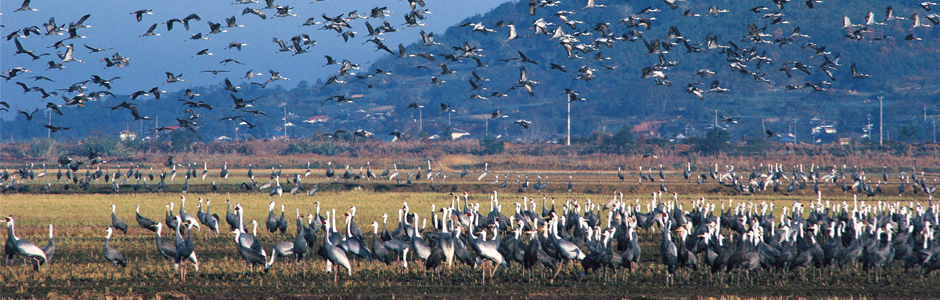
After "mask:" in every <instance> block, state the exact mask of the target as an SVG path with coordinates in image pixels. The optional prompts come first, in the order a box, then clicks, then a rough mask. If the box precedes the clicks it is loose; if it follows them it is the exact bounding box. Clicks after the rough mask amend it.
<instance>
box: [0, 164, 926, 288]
mask: <svg viewBox="0 0 940 300" xmlns="http://www.w3.org/2000/svg"><path fill="white" fill-rule="evenodd" d="M687 167H690V165H687ZM660 168H662V167H660ZM488 169H489V167H488V165H487V170H488ZM647 170H648V172H649V173H652V171H649V170H650V168H647ZM717 170H718V169H717V165H716V166H715V169H714V170H713V171H711V172H712V175H711V176H713V178H714V180H715V181H716V182H718V183H721V184H726V185H735V186H738V185H740V186H741V187H740V188H735V190H736V191H739V192H741V193H759V192H761V191H763V190H765V189H772V188H770V187H769V186H772V185H774V186H775V185H777V184H778V183H775V182H774V181H777V180H779V181H786V180H789V181H790V182H791V184H790V187H789V188H788V189H791V188H796V187H795V186H796V184H795V182H797V181H798V180H812V181H813V182H814V183H815V184H817V185H818V182H820V181H823V182H830V181H831V182H835V181H839V182H840V183H841V186H843V188H845V187H847V186H849V185H852V186H853V187H852V188H847V191H848V190H853V193H854V192H855V191H854V189H857V191H859V192H866V191H867V190H868V189H869V188H867V187H862V185H864V184H865V181H866V180H867V179H866V178H865V175H864V172H855V173H854V174H840V172H837V171H836V170H835V168H834V169H833V171H832V172H829V173H825V174H819V173H817V170H816V169H815V166H813V167H811V168H810V172H809V173H806V174H803V173H801V172H798V171H797V170H799V169H798V168H797V169H794V172H793V173H792V174H789V175H790V176H788V174H782V167H781V166H779V165H772V167H770V168H769V169H768V170H764V168H763V166H761V167H760V171H758V169H757V168H755V169H754V170H755V171H754V172H755V173H756V174H757V175H756V176H755V177H756V178H761V179H760V180H757V181H755V179H751V180H750V181H748V182H751V183H750V184H748V183H739V182H737V181H738V180H739V179H738V178H739V177H741V176H739V175H736V174H734V172H733V167H729V168H728V171H727V172H726V173H724V174H722V173H719V172H718V171H717ZM428 171H429V172H430V164H429V170H428ZM686 171H688V169H687V170H686ZM841 171H842V172H846V171H847V170H846V169H844V168H843V169H842V170H841ZM273 172H280V170H277V171H273ZM765 172H766V173H765ZM415 173H417V172H415ZM661 174H662V173H661ZM683 174H684V175H683V176H685V177H686V178H687V180H691V178H689V177H691V176H689V175H690V174H689V172H684V173H683ZM621 175H622V174H621ZM438 176H443V175H438ZM640 176H641V178H642V179H641V180H647V181H655V179H653V178H647V177H652V174H650V175H646V174H643V173H642V172H640ZM660 176H662V177H661V178H659V180H660V181H661V182H662V180H663V179H665V175H660ZM708 176H709V175H706V174H701V176H699V178H698V179H697V180H699V181H702V180H704V179H706V178H707V177H708ZM791 176H792V178H791ZM883 176H887V175H886V173H885V174H883ZM409 177H411V178H415V179H418V178H421V176H420V175H414V174H413V175H409ZM816 177H819V178H818V179H817V178H816ZM912 177H913V178H911V179H913V180H914V181H915V182H919V183H917V184H913V185H912V186H918V185H920V186H921V187H919V188H920V189H922V190H923V191H924V193H926V194H927V195H928V197H927V199H926V200H927V204H926V205H925V204H924V203H922V202H921V201H919V200H918V201H914V200H911V201H907V202H906V203H905V202H902V201H896V202H889V201H882V200H879V198H875V199H868V200H867V201H866V199H858V198H857V196H854V197H853V199H854V200H852V201H845V200H842V201H830V200H827V199H824V198H823V196H822V193H821V192H819V191H817V192H816V195H817V197H816V199H810V200H805V199H804V200H793V202H792V204H788V205H787V204H785V205H781V207H780V209H779V210H778V209H776V208H775V204H776V203H773V202H771V203H767V202H766V201H761V202H757V201H752V200H742V201H738V202H735V201H733V200H728V201H727V202H725V201H722V200H719V199H715V200H706V199H705V198H704V197H700V198H697V199H680V197H679V195H678V194H677V193H676V192H672V193H671V194H670V193H667V192H666V191H658V192H655V193H652V194H651V199H649V200H648V201H644V202H645V203H642V202H641V199H640V198H639V197H637V198H636V199H635V200H633V201H630V200H624V198H623V194H622V193H615V194H614V196H613V198H612V199H610V200H609V201H606V202H600V201H592V200H591V199H577V198H569V199H565V200H564V203H562V204H560V206H559V207H556V205H555V202H556V201H555V199H554V198H552V199H551V204H550V205H548V204H546V200H547V199H546V196H543V198H542V202H541V203H542V205H541V206H542V207H541V209H539V207H538V205H537V203H536V201H535V199H534V198H528V197H527V196H521V199H520V198H518V197H519V196H511V197H512V198H515V199H513V200H508V201H507V200H505V198H504V197H505V196H504V195H503V194H500V192H499V191H498V190H494V191H493V193H492V194H490V195H488V196H482V197H474V198H472V199H471V197H470V196H469V194H468V193H466V192H463V193H450V194H449V196H447V198H444V199H442V200H445V201H447V200H449V201H450V204H449V205H442V206H441V207H438V206H436V205H435V204H431V205H430V210H429V212H430V215H425V214H424V213H423V212H420V216H419V210H420V209H419V208H412V207H411V206H409V205H408V203H407V202H403V203H402V207H401V208H400V209H398V211H397V215H398V224H397V226H396V227H395V228H394V229H393V230H391V231H389V227H388V226H389V224H387V219H388V213H385V214H383V215H382V217H381V222H382V223H381V225H380V224H379V223H378V221H371V222H369V224H370V226H371V227H372V229H373V230H372V235H371V237H368V236H366V234H365V232H364V231H363V230H362V229H360V228H359V227H358V225H357V223H356V219H357V218H359V217H357V215H356V211H357V209H356V206H355V204H356V203H353V205H352V206H350V207H349V208H348V210H346V212H343V209H341V210H340V212H337V209H336V208H330V209H328V210H326V212H325V215H321V207H320V203H319V202H315V203H313V204H314V207H313V210H315V212H316V213H315V214H314V213H310V214H307V216H306V218H305V217H304V215H303V214H301V210H309V209H311V207H309V206H306V205H301V206H299V207H294V210H295V218H294V219H295V224H296V230H295V231H293V232H292V233H291V234H292V236H291V234H289V233H288V231H287V227H288V226H289V225H288V220H287V219H286V213H285V209H286V206H287V205H286V204H283V203H282V204H281V213H280V215H279V216H278V215H277V214H275V208H276V207H277V202H276V201H272V202H271V203H270V204H269V205H268V217H267V219H266V220H265V224H264V225H263V226H265V228H266V229H267V234H269V235H270V237H269V238H266V239H265V240H267V241H270V240H271V239H274V240H281V242H276V243H274V244H273V245H271V248H270V252H267V251H265V249H267V248H266V246H265V245H263V242H262V239H261V238H260V236H259V233H258V230H257V229H258V228H257V227H258V225H259V224H258V222H257V220H251V221H250V223H249V224H250V225H251V226H252V228H253V229H252V231H251V232H249V231H247V229H246V223H245V220H246V219H245V209H244V207H242V205H241V204H239V203H235V204H234V206H233V205H232V203H231V202H227V209H226V214H225V221H226V223H228V225H229V226H228V228H227V231H228V232H230V233H231V234H232V235H233V236H234V243H233V248H234V250H236V252H238V253H239V254H240V256H241V257H242V259H243V261H244V264H245V266H246V272H249V270H250V272H252V273H254V266H259V267H262V269H261V271H262V272H263V273H262V274H264V273H267V272H268V271H269V270H271V269H272V268H276V265H275V262H276V259H277V258H286V259H289V260H291V261H294V262H297V263H305V262H304V261H305V259H308V258H312V259H317V260H319V259H322V260H323V261H324V262H325V264H326V272H328V273H333V275H334V282H338V277H339V273H340V272H342V273H346V275H345V276H347V277H353V276H356V275H355V274H356V270H357V269H360V268H369V267H370V266H373V265H392V264H398V265H399V268H408V265H409V264H408V261H409V260H410V261H411V266H412V267H414V266H415V265H417V266H418V267H419V268H424V269H425V270H427V271H431V272H433V273H431V275H429V276H435V275H434V274H441V272H472V271H471V270H478V271H479V272H480V274H481V275H480V276H481V283H484V284H485V283H486V282H487V279H486V278H487V277H490V279H489V280H490V281H493V280H497V279H496V278H497V277H494V276H495V274H496V273H497V272H499V271H500V270H503V271H504V272H506V271H509V270H512V269H515V268H522V270H523V271H525V272H529V271H532V270H538V269H543V270H544V271H547V274H548V275H545V277H546V278H548V279H549V280H550V281H554V280H555V279H556V278H557V277H558V276H560V275H559V274H560V273H561V271H563V270H568V272H567V275H564V276H562V278H576V279H581V278H583V277H584V276H587V275H588V274H595V275H596V276H597V277H598V278H603V280H609V278H607V273H608V271H614V272H632V271H635V270H637V268H638V267H642V265H643V264H650V266H649V268H653V269H654V270H659V268H660V267H659V266H658V265H661V266H662V269H661V270H662V272H663V274H664V276H665V281H664V283H665V284H666V285H674V284H676V279H677V277H678V278H680V280H681V278H683V277H682V276H683V274H690V273H692V272H707V274H710V277H709V278H712V279H713V280H716V281H718V282H720V281H722V280H724V281H726V282H729V283H731V282H734V283H740V282H741V281H742V280H747V281H750V280H752V279H751V278H752V276H755V275H756V274H760V273H764V272H766V273H768V274H770V275H771V276H776V274H780V273H788V272H795V274H796V273H798V274H800V276H803V271H802V270H804V269H817V270H822V269H827V268H828V269H830V270H846V269H854V268H857V267H861V268H862V270H866V271H870V272H873V276H874V278H875V280H876V281H877V280H879V279H880V278H881V276H883V274H884V272H885V271H886V270H887V269H889V268H893V266H903V267H904V268H905V269H910V268H919V269H920V270H922V272H924V273H926V274H930V273H931V272H933V271H935V270H937V269H940V243H938V242H937V241H936V238H935V233H936V232H937V227H936V224H938V222H940V205H938V204H933V203H932V193H933V192H934V190H933V187H926V186H925V184H924V183H923V181H924V178H923V175H921V177H920V178H919V179H918V178H917V176H916V175H912ZM388 178H391V176H388ZM618 179H619V178H618ZM817 180H818V181H817ZM849 180H853V181H854V183H851V184H847V183H846V182H847V181H849ZM527 181H528V180H526V182H527ZM539 181H541V178H540V179H539ZM497 182H498V181H497ZM504 182H505V180H504ZM902 182H903V181H902ZM803 183H805V181H804V182H803ZM569 184H570V183H569ZM534 185H541V183H536V184H534ZM902 186H903V185H902ZM663 189H664V188H663ZM440 195H444V194H443V193H441V194H440ZM855 195H858V194H855ZM664 196H665V197H664ZM669 196H671V197H669ZM501 197H503V198H501ZM487 198H488V200H487ZM203 200H204V199H202V198H201V197H200V198H199V202H198V205H197V206H196V207H197V209H198V213H197V215H196V216H193V215H191V214H189V213H188V212H187V211H186V206H187V205H186V194H183V196H180V198H179V201H180V208H179V210H178V214H177V215H174V207H175V202H170V203H167V204H166V206H165V208H166V222H167V225H169V227H170V228H173V229H174V230H173V235H174V242H172V243H171V242H169V241H165V240H163V238H162V237H161V234H162V229H163V225H164V224H163V223H158V222H154V221H153V220H152V219H150V218H148V217H146V216H143V215H141V214H140V205H139V204H138V206H137V212H136V214H135V219H136V221H137V224H138V225H139V226H128V225H127V224H126V223H124V222H123V221H122V220H121V219H120V217H119V216H118V209H117V207H116V206H115V205H111V207H110V208H111V211H112V215H111V225H110V226H109V227H108V228H107V230H106V234H107V236H106V240H105V243H104V248H103V249H104V250H103V254H104V255H103V257H104V258H105V259H106V260H107V261H109V262H111V263H113V264H114V266H116V267H121V268H123V267H127V265H128V263H131V262H134V261H139V259H127V258H126V257H125V256H124V255H122V254H121V251H120V248H121V245H120V244H117V245H115V244H112V243H111V238H112V234H113V233H114V230H115V229H116V230H121V231H122V232H124V234H126V232H127V231H129V230H137V229H135V228H139V229H143V230H146V232H154V233H156V243H155V244H152V245H155V246H156V247H155V248H156V249H155V250H156V252H157V253H159V254H160V255H161V256H162V257H164V258H166V259H173V260H174V268H176V269H179V270H180V280H181V281H184V282H185V280H186V264H187V263H191V264H192V265H193V266H194V268H195V270H196V272H199V269H200V268H199V266H200V260H199V259H197V256H196V253H197V252H200V253H201V252H219V251H225V250H224V249H216V248H215V246H211V245H210V244H207V243H206V241H209V240H210V239H216V238H219V235H218V232H219V231H220V229H219V228H218V226H220V222H221V221H222V217H221V216H219V215H217V214H212V213H210V212H209V200H208V199H205V200H206V201H205V202H203ZM509 201H516V202H514V203H513V205H512V206H511V207H513V208H514V209H504V205H506V206H509V205H508V202H509ZM481 202H482V204H483V205H481ZM840 202H841V203H840ZM190 203H192V202H190ZM203 204H205V205H206V212H203ZM487 204H488V208H486V206H487ZM686 205H688V206H686ZM719 205H720V209H719V208H718V207H719ZM504 211H506V212H508V216H507V215H506V214H504ZM391 213H394V212H391ZM422 216H423V217H424V218H422ZM337 219H339V220H340V223H339V225H338V224H337ZM429 219H430V221H431V222H430V226H428V220H429ZM359 220H360V221H362V220H361V219H359ZM3 221H4V222H5V223H7V228H8V235H7V242H6V247H5V250H6V257H7V260H6V262H7V265H10V264H11V263H12V261H13V259H14V258H15V257H16V256H21V257H23V258H24V260H26V261H31V262H32V264H33V265H34V268H35V269H36V270H42V268H49V267H53V268H54V267H55V266H54V265H52V266H48V264H49V262H51V259H52V255H53V253H54V251H55V243H54V240H53V228H54V227H53V225H51V224H50V225H49V242H48V245H47V246H46V247H44V248H39V247H38V246H36V245H35V244H33V243H31V242H29V241H27V240H24V239H21V238H19V237H18V236H17V235H16V223H15V222H14V217H13V216H9V217H6V218H5V219H4V220H3ZM419 221H420V223H419ZM200 224H201V225H202V226H205V227H207V228H210V230H211V232H215V233H216V235H215V237H212V236H210V235H209V232H207V235H206V238H205V239H203V240H194V238H193V234H192V230H193V227H196V228H197V229H199V230H201V229H200V228H201V227H200ZM419 224H420V226H419ZM343 225H344V226H343ZM657 231H658V232H659V233H660V234H661V241H660V242H659V245H660V258H661V262H658V263H653V262H650V260H649V259H647V260H643V259H641V254H642V252H643V249H641V246H640V245H641V244H651V243H656V242H655V238H653V239H650V240H646V241H644V240H643V239H646V238H649V237H652V236H653V233H654V232H657ZM641 233H646V234H645V235H644V234H641ZM262 234H264V230H262ZM641 236H642V237H643V238H641ZM369 238H371V239H372V240H371V241H369ZM318 245H319V246H318ZM60 250H61V249H60ZM647 251H649V250H647ZM409 253H411V254H412V255H411V257H410V258H409V256H408V254H409ZM158 257H159V256H158ZM487 265H490V267H488V266H487ZM340 267H342V270H341V269H340ZM442 267H443V268H442ZM699 268H701V271H699ZM116 270H117V269H116ZM304 272H306V270H304ZM529 274H530V276H533V275H532V274H533V273H529Z"/></svg>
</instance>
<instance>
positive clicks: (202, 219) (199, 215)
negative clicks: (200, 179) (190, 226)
mask: <svg viewBox="0 0 940 300" xmlns="http://www.w3.org/2000/svg"><path fill="white" fill-rule="evenodd" d="M202 202H203V201H202V197H199V204H197V205H196V208H197V209H198V210H197V211H196V218H197V219H199V223H202V225H205V224H206V213H205V212H204V211H202Z"/></svg>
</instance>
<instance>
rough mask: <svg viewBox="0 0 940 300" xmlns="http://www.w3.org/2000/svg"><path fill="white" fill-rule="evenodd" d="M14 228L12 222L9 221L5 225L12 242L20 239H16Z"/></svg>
mask: <svg viewBox="0 0 940 300" xmlns="http://www.w3.org/2000/svg"><path fill="white" fill-rule="evenodd" d="M15 227H16V226H15V225H14V224H13V220H10V222H9V223H7V232H8V233H9V234H10V235H9V237H10V239H12V240H14V241H16V240H19V239H20V238H18V237H16V228H15Z"/></svg>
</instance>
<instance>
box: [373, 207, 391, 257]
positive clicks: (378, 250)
mask: <svg viewBox="0 0 940 300" xmlns="http://www.w3.org/2000/svg"><path fill="white" fill-rule="evenodd" d="M385 216H386V217H387V216H388V215H385ZM372 257H373V258H375V259H377V260H378V261H381V262H383V263H385V265H389V264H390V263H391V258H389V257H388V248H385V246H384V245H382V237H380V236H379V223H378V222H372Z"/></svg>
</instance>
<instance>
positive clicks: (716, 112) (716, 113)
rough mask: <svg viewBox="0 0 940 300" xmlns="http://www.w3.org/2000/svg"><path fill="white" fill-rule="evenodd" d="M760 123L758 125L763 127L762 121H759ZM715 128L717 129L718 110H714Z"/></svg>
mask: <svg viewBox="0 0 940 300" xmlns="http://www.w3.org/2000/svg"><path fill="white" fill-rule="evenodd" d="M760 122H761V123H760V124H761V126H764V120H763V119H761V121H760ZM715 128H718V110H717V109H716V110H715Z"/></svg>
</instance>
